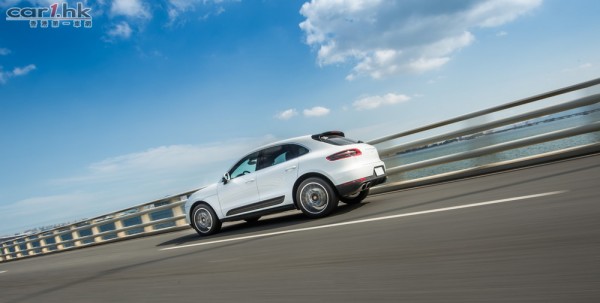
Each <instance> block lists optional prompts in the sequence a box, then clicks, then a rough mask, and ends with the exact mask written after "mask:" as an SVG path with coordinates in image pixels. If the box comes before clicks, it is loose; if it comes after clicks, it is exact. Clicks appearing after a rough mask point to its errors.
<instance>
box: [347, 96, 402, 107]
mask: <svg viewBox="0 0 600 303" xmlns="http://www.w3.org/2000/svg"><path fill="white" fill-rule="evenodd" d="M408 100H410V97H409V96H406V95H401V94H394V93H389V94H385V95H383V96H370V97H364V98H361V99H359V100H356V101H354V103H352V106H353V107H354V108H355V109H356V110H368V109H375V108H378V107H380V106H383V105H393V104H398V103H401V102H406V101H408Z"/></svg>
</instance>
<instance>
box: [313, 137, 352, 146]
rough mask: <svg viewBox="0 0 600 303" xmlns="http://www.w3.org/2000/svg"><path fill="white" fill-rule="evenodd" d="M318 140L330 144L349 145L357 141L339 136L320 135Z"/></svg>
mask: <svg viewBox="0 0 600 303" xmlns="http://www.w3.org/2000/svg"><path fill="white" fill-rule="evenodd" d="M315 140H316V139H315ZM318 141H321V142H325V143H329V144H332V145H350V144H356V143H359V142H358V141H357V140H353V139H350V138H346V137H341V136H320V137H319V140H318Z"/></svg>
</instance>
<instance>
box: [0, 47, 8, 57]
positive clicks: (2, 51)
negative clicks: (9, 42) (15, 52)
mask: <svg viewBox="0 0 600 303" xmlns="http://www.w3.org/2000/svg"><path fill="white" fill-rule="evenodd" d="M8 54H10V49H8V48H3V47H0V56H6V55H8Z"/></svg>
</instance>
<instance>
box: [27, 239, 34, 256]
mask: <svg viewBox="0 0 600 303" xmlns="http://www.w3.org/2000/svg"><path fill="white" fill-rule="evenodd" d="M25 245H26V247H27V255H28V256H33V255H35V252H33V243H32V240H31V239H29V238H25Z"/></svg>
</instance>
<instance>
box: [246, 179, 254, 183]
mask: <svg viewBox="0 0 600 303" xmlns="http://www.w3.org/2000/svg"><path fill="white" fill-rule="evenodd" d="M254 181H256V180H255V179H250V180H248V181H246V184H248V183H252V182H254Z"/></svg>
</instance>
